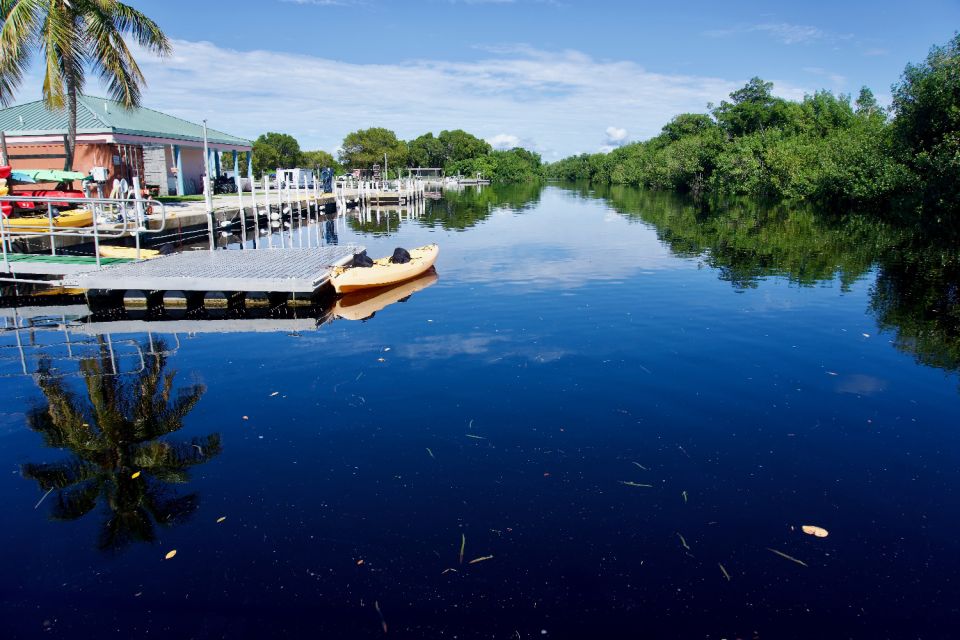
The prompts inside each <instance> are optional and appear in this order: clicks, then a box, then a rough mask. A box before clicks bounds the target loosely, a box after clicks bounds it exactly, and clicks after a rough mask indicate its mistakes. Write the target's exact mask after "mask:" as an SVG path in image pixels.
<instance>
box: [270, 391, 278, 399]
mask: <svg viewBox="0 0 960 640" xmlns="http://www.w3.org/2000/svg"><path fill="white" fill-rule="evenodd" d="M278 395H280V392H279V391H274V392H273V393H271V394H270V397H271V398H272V397H274V396H278Z"/></svg>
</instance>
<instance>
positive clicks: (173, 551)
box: [163, 549, 177, 560]
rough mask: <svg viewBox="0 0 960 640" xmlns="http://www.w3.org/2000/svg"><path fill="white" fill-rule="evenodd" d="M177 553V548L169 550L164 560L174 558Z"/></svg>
mask: <svg viewBox="0 0 960 640" xmlns="http://www.w3.org/2000/svg"><path fill="white" fill-rule="evenodd" d="M175 555H177V550H176V549H173V550H172V551H168V552H167V555H165V556H164V557H163V559H164V560H169V559H171V558H172V557H173V556H175Z"/></svg>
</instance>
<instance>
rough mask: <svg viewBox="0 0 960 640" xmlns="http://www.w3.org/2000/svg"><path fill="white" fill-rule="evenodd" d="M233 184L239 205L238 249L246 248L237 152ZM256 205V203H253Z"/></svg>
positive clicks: (234, 159) (245, 221)
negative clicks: (239, 243) (235, 186)
mask: <svg viewBox="0 0 960 640" xmlns="http://www.w3.org/2000/svg"><path fill="white" fill-rule="evenodd" d="M233 182H234V184H236V185H237V201H238V203H239V205H240V242H241V243H242V244H241V245H240V247H241V248H242V249H246V248H247V216H246V214H244V212H243V187H242V185H241V184H240V163H239V158H238V157H237V152H236V151H234V152H233ZM254 204H256V203H254Z"/></svg>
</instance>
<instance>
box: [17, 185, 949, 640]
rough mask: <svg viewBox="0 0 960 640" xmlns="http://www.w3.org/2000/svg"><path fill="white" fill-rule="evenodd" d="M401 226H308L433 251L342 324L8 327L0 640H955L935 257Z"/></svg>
mask: <svg viewBox="0 0 960 640" xmlns="http://www.w3.org/2000/svg"><path fill="white" fill-rule="evenodd" d="M429 205H430V206H429V209H428V211H427V212H426V214H425V215H423V216H422V217H420V218H419V219H412V220H411V219H406V217H405V218H404V219H403V220H400V219H399V218H398V217H397V216H396V215H395V214H394V215H391V216H387V217H381V220H380V222H379V223H378V222H377V221H376V219H373V220H371V221H368V222H365V223H359V222H357V221H356V220H352V219H351V220H347V221H343V220H341V221H338V222H337V223H336V225H335V227H333V226H332V227H331V228H330V229H327V230H326V232H327V235H328V236H329V235H330V232H335V233H336V235H337V237H338V239H339V241H340V242H350V241H354V242H360V243H363V244H366V246H367V247H368V249H369V251H370V253H371V254H372V255H378V254H385V253H389V252H391V251H392V250H393V248H394V247H395V246H417V245H420V244H425V243H427V242H438V243H439V244H440V245H441V255H440V259H439V261H438V263H437V273H438V278H437V279H436V281H435V282H433V281H432V280H430V281H425V282H423V283H421V284H420V285H418V287H423V288H422V289H420V290H419V291H415V292H413V293H412V295H410V296H409V297H407V298H404V300H403V301H402V302H398V303H396V304H392V305H389V306H386V307H384V308H382V309H381V310H379V311H377V312H376V314H375V315H374V316H373V317H372V318H368V319H367V320H365V321H354V320H349V319H345V318H344V317H340V318H337V317H336V312H335V311H334V313H332V314H327V315H325V316H324V318H325V319H326V320H327V321H326V322H323V323H321V324H320V325H319V326H317V322H315V321H313V320H312V319H309V318H308V319H306V320H290V319H286V320H282V321H276V322H273V323H272V324H271V322H270V321H252V320H248V321H245V322H247V323H248V324H247V325H244V324H243V323H242V322H241V323H240V324H239V326H237V325H236V324H234V325H233V326H232V328H233V329H238V328H239V329H240V331H239V332H237V331H233V332H226V331H225V329H226V326H225V325H223V324H220V325H218V324H216V323H209V324H207V325H194V326H193V327H192V328H190V327H187V328H184V327H182V326H181V327H180V328H179V329H178V330H181V331H182V332H180V333H173V332H172V329H171V328H170V325H167V326H165V325H164V323H162V322H154V323H151V324H150V325H149V327H150V333H149V334H148V333H146V332H143V327H144V325H142V324H140V325H137V324H134V325H122V324H99V325H96V326H88V325H86V324H85V322H86V321H85V320H83V319H79V320H75V321H71V319H70V318H69V317H67V318H66V320H67V321H68V323H69V324H70V327H69V328H68V329H67V330H66V331H64V330H63V327H62V324H63V320H64V318H62V317H57V318H47V319H44V318H38V317H35V316H36V314H34V317H32V319H31V318H24V317H21V318H20V319H19V320H15V319H14V314H13V312H11V311H5V312H3V315H5V316H7V317H8V319H7V321H6V326H7V327H8V329H7V330H6V331H5V332H4V333H3V334H2V342H0V354H2V361H0V373H2V374H3V375H4V376H5V377H4V378H3V381H2V385H3V386H2V390H3V391H2V398H3V404H2V407H0V462H2V468H3V470H4V473H3V475H2V477H0V504H2V505H3V508H4V512H5V517H4V519H3V520H4V526H3V528H2V530H0V567H2V569H3V579H2V581H0V626H2V627H3V629H4V631H3V633H2V636H3V637H36V636H41V635H44V636H47V637H58V636H59V637H71V638H73V637H94V636H95V637H121V638H131V637H147V636H148V635H149V636H151V637H155V636H159V637H170V638H186V637H193V638H205V637H264V638H265V637H280V636H283V635H285V634H291V636H290V637H304V638H308V637H309V638H377V637H382V636H383V635H384V631H387V632H388V633H387V636H388V637H406V638H439V637H445V638H504V639H507V638H518V637H519V638H544V637H545V638H568V637H593V638H606V637H611V638H612V637H631V638H731V639H732V638H753V637H759V638H763V639H766V638H792V637H804V638H809V637H819V638H848V637H849V638H870V639H874V638H924V639H926V638H948V637H955V633H956V628H957V626H956V625H958V623H960V613H958V606H960V605H958V602H960V584H958V580H960V564H958V561H957V558H958V557H960V539H958V534H957V531H958V525H960V522H958V520H960V517H958V506H960V504H958V502H960V501H958V486H960V484H958V482H960V464H958V463H960V448H958V445H960V435H958V431H957V424H958V420H957V418H958V416H960V411H958V400H960V395H958V376H957V370H958V362H960V339H958V336H960V330H958V327H960V313H958V310H957V298H958V294H957V291H958V288H957V282H958V279H957V274H958V268H957V266H956V262H955V261H951V260H950V259H948V258H945V257H944V255H943V254H942V253H937V252H935V251H933V250H929V249H927V248H925V247H924V246H922V245H920V244H918V243H917V241H916V240H914V239H911V238H909V237H906V236H904V235H903V234H898V233H896V232H894V231H891V230H889V229H884V228H880V227H878V226H876V225H873V224H871V223H868V222H865V221H863V220H858V219H848V220H837V219H833V220H828V219H823V218H818V217H817V216H814V215H813V214H811V213H809V212H804V211H790V210H762V209H759V208H757V207H755V206H747V205H744V206H733V207H731V208H730V210H729V211H727V212H726V213H722V214H714V215H705V214H702V213H700V212H699V211H698V210H697V209H695V208H694V207H692V206H690V205H689V204H685V203H683V202H680V201H677V200H673V199H670V198H666V197H663V196H660V197H655V196H651V195H649V194H644V193H642V192H638V191H631V190H616V189H614V190H610V191H605V192H602V193H595V192H588V191H584V190H577V189H563V188H557V187H549V188H547V189H545V190H542V191H541V190H540V189H539V188H534V187H523V188H514V189H487V190H484V191H483V192H481V193H480V194H475V193H473V192H468V193H465V194H461V195H456V194H451V195H450V196H449V197H448V198H447V199H446V200H444V201H440V202H437V203H429ZM431 282H432V284H431ZM411 290H412V289H411ZM398 297H400V296H398ZM375 302H376V301H374V303H375ZM375 306H377V305H376V304H374V305H373V306H372V307H370V309H373V308H374V307H375ZM340 315H342V316H346V317H347V318H349V317H354V316H356V317H361V316H363V315H366V311H364V312H362V313H361V312H358V311H357V308H356V307H355V308H354V310H353V313H351V311H350V309H340ZM14 322H19V323H20V324H21V325H23V324H27V325H34V327H33V328H32V329H30V330H20V331H13V330H12V327H13V326H14ZM255 322H256V324H255ZM198 326H199V327H200V328H198ZM58 327H59V329H58ZM203 327H206V329H203ZM174 329H177V327H176V326H175V327H174ZM187 329H189V331H191V332H187ZM254 329H256V331H254ZM131 331H133V333H131ZM68 339H69V341H70V344H67V340H68ZM24 368H25V369H26V370H27V373H28V374H36V373H37V372H38V371H41V372H43V371H46V372H48V375H23V373H24ZM114 371H116V372H117V373H119V374H120V375H112V374H113V373H114ZM137 473H139V474H140V475H138V476H136V477H133V476H134V475H135V474H137ZM51 489H52V491H48V490H51ZM223 518H225V519H223ZM802 525H818V526H821V527H824V528H826V529H827V530H829V537H827V538H822V539H821V538H814V537H812V536H808V535H805V534H804V533H802V532H801V530H800V527H801V526H802ZM173 550H176V555H175V557H172V558H170V559H166V560H165V556H166V555H167V554H168V552H172V551H173ZM771 550H775V551H777V552H780V553H782V554H785V556H789V557H785V556H783V555H778V554H776V553H774V552H773V551H771ZM790 558H792V559H794V560H797V561H800V562H795V561H794V560H791V559H790ZM801 562H802V564H801ZM951 629H953V631H951Z"/></svg>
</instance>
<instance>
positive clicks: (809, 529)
mask: <svg viewBox="0 0 960 640" xmlns="http://www.w3.org/2000/svg"><path fill="white" fill-rule="evenodd" d="M800 528H801V529H803V532H804V533H805V534H807V535H809V536H814V537H816V538H826V537H827V536H828V535H830V532H829V531H827V530H826V529H824V528H823V527H818V526H816V525H812V524H805V525H803V526H802V527H800Z"/></svg>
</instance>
